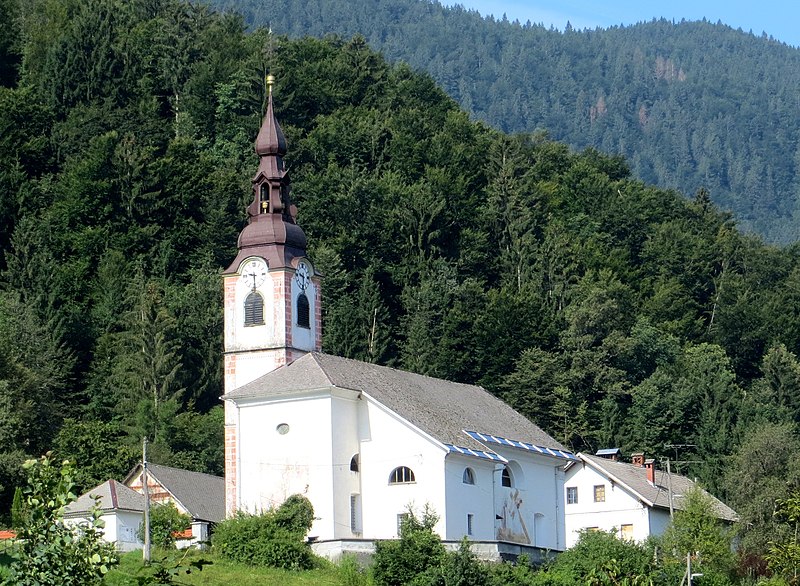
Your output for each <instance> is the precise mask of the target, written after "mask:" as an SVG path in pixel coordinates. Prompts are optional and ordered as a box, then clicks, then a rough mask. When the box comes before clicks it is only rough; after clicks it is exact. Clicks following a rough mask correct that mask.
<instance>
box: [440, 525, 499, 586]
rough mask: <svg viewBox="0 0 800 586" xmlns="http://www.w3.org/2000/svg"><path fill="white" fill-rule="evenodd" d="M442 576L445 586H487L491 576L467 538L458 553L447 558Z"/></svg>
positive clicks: (450, 554)
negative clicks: (474, 552) (473, 551)
mask: <svg viewBox="0 0 800 586" xmlns="http://www.w3.org/2000/svg"><path fill="white" fill-rule="evenodd" d="M442 576H443V578H444V584H445V586H486V585H487V584H488V583H489V574H488V572H487V570H486V568H485V566H484V564H483V563H481V562H479V561H478V560H477V558H476V557H475V554H473V553H472V550H471V549H470V545H469V540H468V539H467V538H466V537H464V538H463V539H462V540H461V543H460V544H459V546H458V551H456V552H454V553H448V554H447V556H446V557H445V560H444V563H443V564H442Z"/></svg>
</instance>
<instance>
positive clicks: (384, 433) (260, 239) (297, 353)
mask: <svg viewBox="0 0 800 586" xmlns="http://www.w3.org/2000/svg"><path fill="white" fill-rule="evenodd" d="M256 152H257V154H258V155H259V160H260V163H259V169H258V172H257V174H256V176H255V177H254V179H253V188H254V199H253V202H252V203H251V204H250V206H249V207H248V213H249V223H248V225H247V226H246V227H245V228H244V230H243V231H242V234H241V235H240V238H239V253H238V255H237V257H236V259H235V260H234V261H233V263H232V264H231V265H230V267H229V268H228V269H227V270H226V271H225V273H224V275H223V279H224V291H225V293H224V295H225V395H224V396H223V400H224V402H225V465H226V472H225V483H226V511H227V514H228V515H231V514H233V513H234V512H235V511H238V510H244V511H250V512H258V511H261V510H265V509H268V508H270V507H273V506H277V505H279V504H280V503H281V502H283V500H284V499H286V498H287V497H288V496H290V495H292V494H303V495H305V496H306V497H308V498H309V499H310V501H311V502H312V504H313V506H314V511H315V520H314V524H313V527H312V529H311V532H310V534H309V537H310V538H312V539H314V540H315V541H316V542H317V543H318V544H324V543H331V542H335V541H342V540H375V539H389V538H394V537H397V536H398V527H399V524H400V521H401V519H402V518H403V515H405V514H406V513H407V512H408V510H409V507H412V508H413V509H415V510H416V511H417V512H418V513H419V512H421V511H422V509H423V507H424V506H425V505H428V506H430V507H431V509H432V510H433V511H434V512H435V513H436V515H438V517H439V521H438V523H437V525H436V527H435V530H436V531H437V532H438V533H439V534H440V535H441V537H442V538H443V539H445V540H453V541H457V540H460V539H461V538H462V537H464V536H467V537H468V538H470V539H472V540H475V541H483V542H496V543H509V544H517V545H520V546H528V547H533V548H539V549H541V550H550V551H559V550H563V549H565V546H566V533H565V526H564V466H565V464H567V463H568V462H570V461H574V460H575V459H576V458H575V456H574V455H572V454H571V453H569V452H568V451H566V450H565V449H564V448H563V446H561V445H560V444H559V443H558V442H557V441H555V440H554V439H553V438H552V437H550V436H549V435H547V434H546V433H545V432H543V431H542V430H541V429H540V428H539V427H537V426H536V425H535V424H533V423H532V422H531V421H529V420H528V419H526V418H525V417H523V416H522V415H520V414H519V413H517V412H516V411H514V410H513V409H512V408H511V407H509V406H508V405H506V404H505V403H503V402H502V401H500V400H499V399H497V398H496V397H494V396H493V395H491V394H490V393H488V392H487V391H485V390H484V389H482V388H480V387H477V386H473V385H465V384H459V383H453V382H449V381H444V380H440V379H435V378H431V377H426V376H422V375H418V374H413V373H409V372H404V371H401V370H396V369H392V368H387V367H383V366H377V365H374V364H369V363H364V362H359V361H355V360H349V359H345V358H340V357H336V356H331V355H327V354H323V353H321V352H320V350H321V340H322V337H321V315H322V313H321V303H322V301H321V294H320V292H321V277H320V275H319V274H318V272H317V271H316V270H315V268H314V265H313V264H312V262H311V260H310V259H309V258H307V256H306V239H305V235H304V234H303V231H302V230H301V229H300V227H299V226H298V225H297V223H296V221H295V218H296V213H295V208H294V206H292V205H291V202H290V199H289V181H288V177H287V175H286V171H285V169H284V166H283V156H284V155H285V153H286V141H285V138H284V136H283V133H282V131H281V129H280V126H279V124H278V122H277V120H276V119H275V116H274V113H273V106H272V96H271V93H270V98H269V103H268V108H267V113H266V115H265V117H264V121H263V123H262V127H261V130H260V132H259V135H258V138H257V140H256Z"/></svg>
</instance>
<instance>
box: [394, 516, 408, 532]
mask: <svg viewBox="0 0 800 586" xmlns="http://www.w3.org/2000/svg"><path fill="white" fill-rule="evenodd" d="M407 520H408V513H398V515H397V534H398V535H402V534H403V525H405V522H406V521H407Z"/></svg>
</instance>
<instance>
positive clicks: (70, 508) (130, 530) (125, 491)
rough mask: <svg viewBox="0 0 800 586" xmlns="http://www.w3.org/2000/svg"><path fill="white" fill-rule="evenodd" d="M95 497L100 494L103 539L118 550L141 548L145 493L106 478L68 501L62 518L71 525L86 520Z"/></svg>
mask: <svg viewBox="0 0 800 586" xmlns="http://www.w3.org/2000/svg"><path fill="white" fill-rule="evenodd" d="M95 497H99V500H98V501H97V504H98V506H99V508H100V511H101V513H102V515H101V517H100V519H101V520H102V521H103V522H104V523H105V527H104V528H103V529H102V532H103V539H104V540H106V541H108V542H109V543H113V544H115V545H116V547H117V549H118V550H119V551H132V550H134V549H141V547H142V542H141V541H140V540H139V537H138V531H139V525H141V523H142V516H143V515H144V496H143V495H141V494H139V493H138V492H136V491H134V490H131V489H130V488H128V487H127V486H125V485H124V484H122V483H120V482H117V481H116V480H107V481H106V482H104V483H103V484H101V485H99V486H96V487H94V488H93V489H91V490H90V491H88V492H86V493H84V494H83V495H81V496H80V497H79V498H78V499H77V500H75V501H73V502H72V503H70V504H69V505H67V506H66V507H65V509H64V521H65V522H66V523H68V524H70V525H73V526H76V525H81V524H88V523H89V522H90V520H91V519H90V516H89V511H90V510H91V508H92V507H93V506H94V505H95Z"/></svg>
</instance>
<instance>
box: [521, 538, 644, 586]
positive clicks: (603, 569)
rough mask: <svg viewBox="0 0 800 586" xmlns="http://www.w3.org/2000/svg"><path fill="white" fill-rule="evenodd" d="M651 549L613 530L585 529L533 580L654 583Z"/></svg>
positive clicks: (558, 582)
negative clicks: (571, 544)
mask: <svg viewBox="0 0 800 586" xmlns="http://www.w3.org/2000/svg"><path fill="white" fill-rule="evenodd" d="M652 559H653V555H652V552H651V551H650V550H649V549H648V548H647V547H645V546H643V545H641V544H638V543H635V542H632V541H625V540H622V539H619V538H617V537H616V535H615V534H614V533H613V532H608V533H606V532H604V531H588V530H587V531H583V532H582V533H581V534H580V537H579V538H578V541H577V543H576V544H575V545H574V546H573V547H571V548H570V549H568V550H567V551H565V552H564V553H562V554H560V555H559V556H558V557H556V559H555V560H554V561H553V562H552V563H551V564H550V565H549V566H547V567H546V568H544V569H543V570H542V572H541V573H540V575H539V576H538V577H537V578H536V580H535V581H534V582H533V583H535V584H543V585H544V584H551V585H554V586H555V585H562V584H563V585H564V586H567V585H568V584H579V583H584V584H598V585H599V584H626V585H628V586H634V585H645V584H651V582H652V579H653V576H654V572H655V568H654V567H653V566H652Z"/></svg>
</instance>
